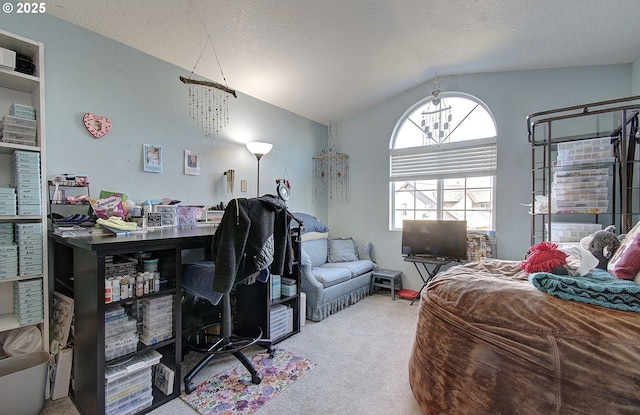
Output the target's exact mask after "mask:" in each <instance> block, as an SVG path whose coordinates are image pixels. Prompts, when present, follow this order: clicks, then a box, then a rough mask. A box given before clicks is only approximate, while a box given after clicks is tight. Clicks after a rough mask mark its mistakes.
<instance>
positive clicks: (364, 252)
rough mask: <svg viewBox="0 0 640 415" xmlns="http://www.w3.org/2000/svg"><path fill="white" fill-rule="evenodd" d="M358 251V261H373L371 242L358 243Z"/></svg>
mask: <svg viewBox="0 0 640 415" xmlns="http://www.w3.org/2000/svg"><path fill="white" fill-rule="evenodd" d="M356 251H357V252H358V259H368V260H369V261H371V260H372V259H371V242H362V241H356Z"/></svg>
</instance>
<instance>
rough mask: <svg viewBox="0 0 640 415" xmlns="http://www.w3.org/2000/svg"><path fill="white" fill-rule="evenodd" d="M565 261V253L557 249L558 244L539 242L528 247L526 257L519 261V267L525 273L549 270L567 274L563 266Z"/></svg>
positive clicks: (554, 272)
mask: <svg viewBox="0 0 640 415" xmlns="http://www.w3.org/2000/svg"><path fill="white" fill-rule="evenodd" d="M566 263H567V254H566V253H564V252H563V251H561V250H559V249H558V244H555V243H553V242H547V241H545V242H540V243H537V244H535V245H533V246H532V247H531V248H529V254H528V255H527V259H525V260H524V261H522V262H521V263H520V268H521V269H523V270H524V271H525V272H527V273H529V274H530V273H532V272H551V273H553V274H559V275H567V274H568V271H567V269H566V268H565V267H564V265H565V264H566Z"/></svg>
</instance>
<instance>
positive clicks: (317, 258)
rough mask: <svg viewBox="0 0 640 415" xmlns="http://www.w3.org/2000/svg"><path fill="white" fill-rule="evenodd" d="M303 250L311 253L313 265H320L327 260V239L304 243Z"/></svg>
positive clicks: (308, 253) (310, 257)
mask: <svg viewBox="0 0 640 415" xmlns="http://www.w3.org/2000/svg"><path fill="white" fill-rule="evenodd" d="M302 251H303V252H304V253H306V254H307V255H309V259H311V266H312V267H319V266H320V265H322V264H324V263H325V262H327V258H328V253H329V248H328V245H327V240H326V239H314V240H312V241H304V242H303V243H302Z"/></svg>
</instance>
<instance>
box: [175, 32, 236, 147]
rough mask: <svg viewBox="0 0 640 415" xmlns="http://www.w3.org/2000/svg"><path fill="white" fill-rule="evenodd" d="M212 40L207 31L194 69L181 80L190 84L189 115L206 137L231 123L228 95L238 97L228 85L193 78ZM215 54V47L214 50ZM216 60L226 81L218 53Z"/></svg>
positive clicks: (211, 135)
mask: <svg viewBox="0 0 640 415" xmlns="http://www.w3.org/2000/svg"><path fill="white" fill-rule="evenodd" d="M209 42H211V47H213V42H212V41H211V36H210V35H209V34H208V33H207V41H206V42H205V44H204V47H203V48H202V52H200V56H199V57H198V60H197V61H196V64H195V66H194V67H193V70H192V71H191V74H190V75H189V77H188V78H185V77H184V76H181V77H180V81H182V82H183V83H185V84H187V85H188V86H189V116H190V117H191V119H192V120H193V121H195V123H196V124H197V125H198V127H200V129H201V130H202V132H203V133H204V135H205V136H206V137H213V136H214V134H216V133H219V132H220V131H221V130H222V129H223V128H224V127H226V126H227V124H229V100H228V99H227V98H228V95H233V96H234V97H235V98H238V96H237V94H236V91H235V90H233V89H231V88H229V87H228V86H226V85H222V84H219V83H217V82H211V81H200V80H196V79H191V76H192V75H193V73H194V72H195V70H196V68H197V66H198V62H200V58H202V54H203V53H204V49H205V48H206V47H207V44H208V43H209ZM213 52H214V54H215V48H214V50H213ZM216 60H217V61H218V67H220V74H221V75H222V79H224V81H225V83H226V78H225V77H224V73H222V67H221V66H220V61H219V60H218V56H217V54H216Z"/></svg>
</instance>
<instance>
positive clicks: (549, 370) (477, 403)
mask: <svg viewBox="0 0 640 415" xmlns="http://www.w3.org/2000/svg"><path fill="white" fill-rule="evenodd" d="M409 383H410V386H411V390H412V392H413V394H414V396H415V398H416V400H417V402H418V404H419V406H420V408H421V410H422V411H423V413H424V414H425V415H431V414H443V415H444V414H447V415H451V414H474V415H479V414H492V415H497V414H505V415H507V414H509V415H510V414H536V415H538V414H638V413H640V313H637V312H630V311H619V310H615V309H611V308H606V307H602V306H596V305H591V304H585V303H581V302H577V301H570V300H565V299H561V298H557V297H555V296H552V295H550V294H548V293H546V292H543V291H541V290H540V289H538V288H536V287H534V285H533V284H532V283H531V282H530V281H529V280H528V275H527V274H525V273H524V272H523V271H521V269H520V268H519V262H518V261H504V260H485V261H479V262H472V263H468V264H464V265H459V266H456V267H452V268H450V269H448V270H446V271H444V272H442V273H440V274H438V275H437V276H436V277H435V278H434V280H432V282H430V284H429V286H428V289H426V290H424V291H423V293H422V296H421V299H420V305H419V315H418V323H417V330H416V336H415V341H414V345H413V349H412V352H411V356H410V359H409Z"/></svg>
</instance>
